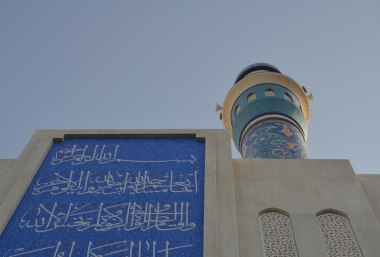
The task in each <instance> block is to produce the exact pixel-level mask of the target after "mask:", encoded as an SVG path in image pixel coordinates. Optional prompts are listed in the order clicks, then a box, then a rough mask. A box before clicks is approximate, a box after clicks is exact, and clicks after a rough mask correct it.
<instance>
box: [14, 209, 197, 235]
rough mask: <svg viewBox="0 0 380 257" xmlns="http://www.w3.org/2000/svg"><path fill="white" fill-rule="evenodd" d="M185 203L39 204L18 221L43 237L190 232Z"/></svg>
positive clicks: (191, 223)
mask: <svg viewBox="0 0 380 257" xmlns="http://www.w3.org/2000/svg"><path fill="white" fill-rule="evenodd" d="M189 207H190V205H189V203H188V202H171V203H160V202H156V203H148V202H146V203H145V204H137V203H135V202H126V203H119V204H112V205H110V204H108V205H107V204H106V203H103V202H101V203H100V204H99V205H98V204H75V203H72V202H70V203H69V204H68V206H67V204H65V205H64V206H60V205H59V204H57V203H53V204H42V203H40V204H39V205H38V207H37V208H30V209H29V210H27V211H26V212H25V213H24V215H23V216H22V218H21V220H20V225H19V227H20V228H32V229H34V231H35V232H39V233H43V232H48V231H53V230H56V229H63V228H66V229H73V230H76V231H78V232H80V231H97V232H99V231H102V232H104V231H109V230H113V229H117V230H119V231H121V230H124V231H132V230H140V231H147V230H152V229H154V230H158V231H168V230H171V231H172V230H178V231H187V230H191V229H194V228H195V227H196V224H195V223H194V222H190V221H189Z"/></svg>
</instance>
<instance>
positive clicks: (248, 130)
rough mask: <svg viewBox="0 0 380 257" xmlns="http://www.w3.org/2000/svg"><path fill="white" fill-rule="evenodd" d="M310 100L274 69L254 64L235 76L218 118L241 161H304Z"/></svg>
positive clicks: (298, 87)
mask: <svg viewBox="0 0 380 257" xmlns="http://www.w3.org/2000/svg"><path fill="white" fill-rule="evenodd" d="M311 99H312V96H311V95H307V91H306V89H305V87H301V86H300V85H298V83H297V82H295V81H294V80H293V79H291V78H290V77H288V76H286V75H284V74H282V73H281V72H280V71H279V70H278V69H277V68H276V67H274V66H272V65H269V64H266V63H257V64H253V65H250V66H248V67H246V68H245V69H244V70H243V71H241V72H240V74H239V75H238V77H237V79H236V81H235V85H234V86H233V87H232V88H231V90H230V91H229V92H228V94H227V96H226V99H225V100H224V104H223V108H222V115H221V118H222V120H223V123H224V126H225V127H226V128H227V129H228V130H229V132H230V135H231V137H232V139H233V141H234V143H235V145H236V147H237V148H238V149H239V151H240V153H241V155H242V157H243V158H247V159H252V158H269V159H307V158H308V152H307V148H306V138H307V130H308V124H309V119H310V101H311Z"/></svg>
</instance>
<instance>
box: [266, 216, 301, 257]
mask: <svg viewBox="0 0 380 257" xmlns="http://www.w3.org/2000/svg"><path fill="white" fill-rule="evenodd" d="M260 225H261V234H262V239H263V244H264V254H265V257H279V256H281V257H282V256H284V257H285V256H286V257H288V256H289V257H298V254H297V248H296V244H295V241H294V236H293V229H292V226H291V223H290V219H289V217H288V216H287V215H285V214H282V213H279V212H277V211H269V212H265V213H263V214H261V215H260Z"/></svg>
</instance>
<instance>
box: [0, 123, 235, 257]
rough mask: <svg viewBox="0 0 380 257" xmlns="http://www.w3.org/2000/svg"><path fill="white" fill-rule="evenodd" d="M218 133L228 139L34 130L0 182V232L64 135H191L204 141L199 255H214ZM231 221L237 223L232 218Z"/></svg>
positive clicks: (210, 133)
mask: <svg viewBox="0 0 380 257" xmlns="http://www.w3.org/2000/svg"><path fill="white" fill-rule="evenodd" d="M221 132H222V133H221ZM221 134H222V136H223V137H226V138H227V139H228V135H227V134H226V133H224V131H220V130H38V131H36V132H35V133H34V135H33V137H32V138H31V140H30V141H29V142H28V144H27V146H26V147H25V149H24V151H23V152H22V154H21V155H20V157H19V159H18V160H17V161H16V162H17V165H14V167H12V170H11V171H10V172H9V173H8V174H7V176H6V177H5V178H4V180H3V182H2V183H1V184H0V189H1V190H2V192H8V193H7V194H6V195H1V196H0V197H1V198H0V203H1V205H0V234H1V233H2V231H3V229H4V228H5V226H6V225H7V223H8V221H9V220H10V217H11V216H12V215H13V213H14V211H15V210H16V208H17V206H18V204H19V202H20V201H21V199H22V197H23V195H24V193H25V192H26V190H27V188H28V187H29V184H30V183H31V182H32V180H33V178H34V175H35V174H36V172H37V171H38V169H39V168H40V166H41V164H42V162H43V160H44V159H45V156H46V155H47V153H48V151H49V149H50V147H51V145H52V144H53V143H54V142H60V141H63V140H64V139H67V138H70V139H73V138H75V139H80V138H83V139H86V138H87V139H88V138H92V139H96V138H103V139H104V138H115V139H118V138H131V139H132V138H134V139H136V138H164V139H170V138H194V139H195V140H201V141H205V195H204V238H203V256H217V255H218V254H217V253H218V252H220V249H219V250H218V247H217V245H218V238H217V236H216V235H217V229H218V227H219V226H218V225H217V223H218V220H217V219H215V217H216V216H217V213H218V209H217V204H216V202H217V192H216V190H217V181H216V176H217V174H216V170H217V166H218V165H217V163H216V162H217V156H216V155H217V141H218V140H219V141H220V140H221V139H220V136H221ZM222 143H224V142H222ZM7 181H13V182H14V183H7ZM235 218H236V217H235ZM233 222H234V223H235V222H237V221H236V219H235V220H233ZM230 237H231V240H236V239H235V238H234V237H235V235H230ZM227 239H228V238H227ZM236 241H237V240H236ZM237 249H238V248H237Z"/></svg>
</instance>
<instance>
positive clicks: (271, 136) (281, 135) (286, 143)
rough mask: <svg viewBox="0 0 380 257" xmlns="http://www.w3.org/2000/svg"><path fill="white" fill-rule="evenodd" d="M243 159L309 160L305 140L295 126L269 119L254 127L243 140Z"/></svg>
mask: <svg viewBox="0 0 380 257" xmlns="http://www.w3.org/2000/svg"><path fill="white" fill-rule="evenodd" d="M241 148H242V150H241V154H242V157H243V158H246V159H252V158H266V159H307V158H308V153H307V150H306V144H305V140H304V139H303V136H302V134H301V133H300V131H299V129H298V128H297V127H295V126H294V125H293V124H291V123H289V122H287V121H284V120H280V119H269V120H264V121H261V122H258V123H257V124H255V125H253V126H252V127H251V128H250V129H249V130H248V132H247V133H246V134H245V136H244V137H243V138H242V147H241Z"/></svg>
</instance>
